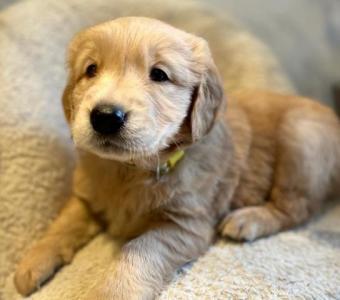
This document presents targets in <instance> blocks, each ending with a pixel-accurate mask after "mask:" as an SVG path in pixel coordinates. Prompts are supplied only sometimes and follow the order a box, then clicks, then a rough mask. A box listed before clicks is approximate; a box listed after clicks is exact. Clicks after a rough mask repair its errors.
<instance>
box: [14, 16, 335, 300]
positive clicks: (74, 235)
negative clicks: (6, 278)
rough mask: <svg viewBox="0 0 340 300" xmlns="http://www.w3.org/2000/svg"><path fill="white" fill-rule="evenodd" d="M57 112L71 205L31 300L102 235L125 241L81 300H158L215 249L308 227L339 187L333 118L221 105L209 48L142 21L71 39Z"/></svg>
mask: <svg viewBox="0 0 340 300" xmlns="http://www.w3.org/2000/svg"><path fill="white" fill-rule="evenodd" d="M69 69H70V74H69V80H68V83H67V86H66V89H65V92H64V96H63V106H64V111H65V115H66V118H67V121H68V123H69V125H70V128H71V132H72V137H73V140H74V142H75V145H76V147H77V149H78V152H79V162H78V166H77V169H76V171H75V175H74V190H73V194H72V196H71V198H70V200H69V202H68V204H67V206H66V207H65V208H64V209H63V211H62V212H61V214H60V216H59V217H58V218H57V219H56V220H55V222H54V223H53V224H52V225H51V226H50V228H49V229H48V231H47V233H46V234H45V235H44V236H43V237H42V239H41V240H40V241H38V242H37V244H36V245H35V246H34V247H33V248H32V249H31V250H30V251H29V252H28V253H27V254H26V256H25V257H24V258H23V260H22V262H21V263H20V264H19V266H18V269H17V271H16V274H15V284H16V287H17V289H18V291H19V292H20V293H22V294H23V295H28V294H30V293H31V292H33V291H34V290H35V289H36V288H37V287H39V286H40V285H41V284H42V283H43V282H44V281H45V280H47V279H48V278H49V277H51V275H52V274H53V273H54V272H55V270H56V269H57V268H58V267H60V266H62V265H64V264H67V263H70V262H71V260H72V257H73V256H74V254H75V253H76V251H77V249H79V248H80V247H81V246H83V245H84V244H86V243H87V242H88V241H89V240H90V239H91V238H93V237H94V236H95V235H96V234H97V233H98V232H99V231H100V230H102V229H103V228H105V229H106V230H107V232H109V233H110V234H111V235H112V236H114V237H119V238H123V239H126V243H125V245H124V246H123V248H122V251H121V254H120V257H119V260H118V262H116V263H112V266H108V270H107V274H106V276H105V277H104V278H102V280H99V281H98V284H97V286H96V287H95V288H93V289H92V290H91V291H90V292H89V294H88V297H87V299H153V298H155V297H156V296H157V295H158V294H159V293H160V292H161V291H162V289H163V287H164V285H165V284H166V283H167V282H169V280H170V279H171V278H172V275H173V273H174V271H175V270H176V269H177V268H179V267H180V266H181V265H183V264H184V263H186V262H188V261H191V260H194V259H196V258H197V257H199V256H200V255H201V254H202V253H204V252H205V251H206V250H207V248H208V247H209V245H210V244H211V243H212V242H213V240H214V238H215V236H216V232H217V231H218V230H219V232H220V233H221V235H222V236H225V237H229V238H232V239H235V240H245V241H253V240H255V239H256V238H259V237H264V236H268V235H271V234H273V233H277V232H279V231H281V230H284V229H288V228H291V227H293V226H296V225H298V224H301V223H302V222H304V221H306V220H307V219H308V218H309V217H310V216H311V215H312V214H313V213H314V212H316V211H317V210H318V208H319V206H320V204H321V203H322V201H323V200H324V199H325V198H326V197H328V196H330V195H331V193H333V192H337V191H336V190H335V187H336V186H338V185H339V183H340V182H339V181H340V176H339V174H340V172H339V167H340V166H339V164H340V126H339V121H338V119H337V117H336V116H335V114H334V113H333V112H332V111H331V110H330V109H328V108H326V107H324V106H322V105H320V104H318V103H316V102H313V101H310V100H307V99H301V98H298V97H295V96H285V95H280V94H275V93H270V92H261V91H240V92H237V93H234V94H231V95H229V100H228V106H227V109H226V105H225V104H226V101H225V97H224V92H223V88H222V83H221V79H220V77H219V75H218V72H217V68H216V66H215V65H214V62H213V59H212V57H211V54H210V51H209V47H208V45H207V43H206V42H205V41H204V40H203V39H201V38H199V37H196V36H193V35H191V34H189V33H186V32H183V31H180V30H178V29H175V28H173V27H171V26H169V25H167V24H164V23H162V22H160V21H156V20H152V19H147V18H132V17H128V18H121V19H117V20H114V21H112V22H108V23H104V24H101V25H98V26H95V27H92V28H90V29H87V30H85V31H83V32H81V33H80V34H78V35H77V36H76V37H75V38H74V40H73V41H72V42H71V45H70V48H69Z"/></svg>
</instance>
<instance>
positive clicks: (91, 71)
mask: <svg viewBox="0 0 340 300" xmlns="http://www.w3.org/2000/svg"><path fill="white" fill-rule="evenodd" d="M96 74H97V65H96V64H91V65H89V66H88V67H87V68H86V76H87V77H89V78H92V77H94V76H96Z"/></svg>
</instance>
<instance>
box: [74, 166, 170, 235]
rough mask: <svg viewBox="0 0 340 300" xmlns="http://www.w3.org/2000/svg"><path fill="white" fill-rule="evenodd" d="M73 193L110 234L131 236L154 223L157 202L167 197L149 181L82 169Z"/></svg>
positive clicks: (115, 173)
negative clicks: (85, 204)
mask: <svg viewBox="0 0 340 300" xmlns="http://www.w3.org/2000/svg"><path fill="white" fill-rule="evenodd" d="M76 179H77V180H75V187H74V192H75V194H76V195H77V196H79V197H81V198H82V199H83V200H84V201H86V202H87V204H88V206H89V207H90V209H91V211H92V213H93V214H94V216H95V217H96V218H98V220H99V221H100V222H101V223H103V224H104V225H105V227H106V230H107V231H108V232H109V233H110V234H111V235H113V236H116V237H122V238H131V237H134V236H136V235H139V234H140V233H141V232H143V231H144V230H145V229H146V228H148V227H149V226H152V223H153V222H157V213H156V209H155V208H156V207H157V201H158V200H159V199H165V198H167V197H169V196H168V195H166V194H167V189H166V188H165V187H163V186H161V185H155V184H153V183H152V182H150V180H149V181H148V180H143V179H140V178H136V177H134V176H126V174H121V173H119V172H102V173H97V172H94V173H90V172H86V173H84V172H82V173H81V174H78V176H76Z"/></svg>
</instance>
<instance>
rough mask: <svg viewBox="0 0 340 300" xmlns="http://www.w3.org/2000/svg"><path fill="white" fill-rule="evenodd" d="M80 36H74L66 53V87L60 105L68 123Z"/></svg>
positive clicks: (70, 117)
mask: <svg viewBox="0 0 340 300" xmlns="http://www.w3.org/2000/svg"><path fill="white" fill-rule="evenodd" d="M79 36H80V34H78V35H76V36H75V37H74V38H73V39H72V41H71V42H70V43H69V46H68V51H67V58H66V60H67V71H68V79H67V83H66V86H65V88H64V92H63V96H62V104H63V109H64V115H65V118H66V121H67V122H68V123H70V121H71V119H72V109H73V107H72V100H71V93H72V91H73V88H74V82H75V75H74V71H75V70H74V69H75V67H76V66H75V57H76V52H77V48H78V41H79Z"/></svg>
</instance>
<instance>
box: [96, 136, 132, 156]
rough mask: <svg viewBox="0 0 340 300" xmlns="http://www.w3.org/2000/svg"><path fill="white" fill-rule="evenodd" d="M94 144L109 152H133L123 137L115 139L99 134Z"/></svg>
mask: <svg viewBox="0 0 340 300" xmlns="http://www.w3.org/2000/svg"><path fill="white" fill-rule="evenodd" d="M94 144H95V146H96V148H99V149H100V150H101V151H104V152H107V153H110V152H114V153H117V154H124V153H130V152H131V149H129V147H127V146H126V145H125V143H124V141H123V139H122V138H118V139H116V138H115V139H113V138H108V137H102V136H98V135H97V136H95V138H94Z"/></svg>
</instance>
